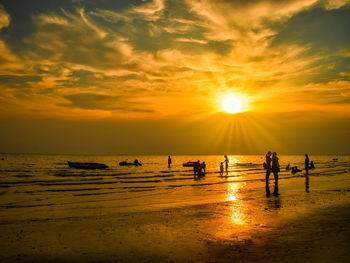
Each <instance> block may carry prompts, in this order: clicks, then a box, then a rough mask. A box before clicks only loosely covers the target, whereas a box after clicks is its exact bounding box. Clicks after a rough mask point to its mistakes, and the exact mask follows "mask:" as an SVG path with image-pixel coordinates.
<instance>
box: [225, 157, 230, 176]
mask: <svg viewBox="0 0 350 263" xmlns="http://www.w3.org/2000/svg"><path fill="white" fill-rule="evenodd" d="M224 158H225V161H224V162H225V170H226V174H227V173H228V162H229V160H228V157H227V155H225V156H224Z"/></svg>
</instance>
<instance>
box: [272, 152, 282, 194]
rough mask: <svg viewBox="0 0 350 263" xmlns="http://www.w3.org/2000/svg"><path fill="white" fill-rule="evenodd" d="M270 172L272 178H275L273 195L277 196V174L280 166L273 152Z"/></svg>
mask: <svg viewBox="0 0 350 263" xmlns="http://www.w3.org/2000/svg"><path fill="white" fill-rule="evenodd" d="M271 171H272V172H273V177H274V178H275V188H274V191H273V195H274V196H278V195H279V193H278V173H279V171H280V164H279V162H278V157H277V153H276V152H274V153H273V154H272V167H271Z"/></svg>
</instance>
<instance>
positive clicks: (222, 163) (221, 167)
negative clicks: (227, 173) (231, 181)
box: [220, 162, 224, 176]
mask: <svg viewBox="0 0 350 263" xmlns="http://www.w3.org/2000/svg"><path fill="white" fill-rule="evenodd" d="M223 174H224V162H221V163H220V175H221V176H222V175H223Z"/></svg>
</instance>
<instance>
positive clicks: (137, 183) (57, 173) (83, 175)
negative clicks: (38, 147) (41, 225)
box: [0, 154, 350, 221]
mask: <svg viewBox="0 0 350 263" xmlns="http://www.w3.org/2000/svg"><path fill="white" fill-rule="evenodd" d="M0 157H4V160H1V161H0V219H1V221H11V220H35V219H42V218H67V217H76V216H90V215H91V216H96V215H105V214H109V213H118V212H126V211H127V212H130V211H136V212H137V211H144V210H152V209H164V208H169V207H183V206H188V205H197V204H208V203H217V202H226V201H230V202H235V201H237V202H242V200H243V201H244V200H246V199H263V198H264V197H265V170H264V169H263V165H262V164H263V162H264V156H262V155H236V156H228V157H229V169H228V172H227V173H226V172H224V174H220V162H223V161H224V157H223V156H208V155H205V156H204V155H203V156H196V155H191V156H172V164H171V167H170V168H168V164H167V161H168V156H120V155H119V156H110V155H109V156H101V155H98V156H90V155H81V156H80V155H35V154H7V155H5V154H3V155H1V156H0ZM279 158H280V159H279V160H280V166H281V172H280V174H279V177H280V180H279V189H280V194H281V196H282V197H283V196H289V197H291V196H298V195H302V194H305V193H306V192H308V193H311V194H314V196H316V195H318V196H319V197H318V198H322V199H324V202H325V203H327V195H328V194H332V193H336V192H348V191H350V156H310V160H312V161H313V162H314V163H315V166H316V168H315V169H313V170H310V172H309V176H308V178H307V180H308V182H307V183H306V177H305V172H304V171H302V172H300V173H297V174H294V175H293V174H291V172H290V170H286V169H285V167H286V165H287V164H290V166H298V167H299V168H300V169H302V170H304V156H302V155H298V156H279ZM135 159H138V160H139V161H140V162H141V163H142V164H143V165H142V166H139V167H135V166H119V162H121V161H124V160H127V161H128V162H133V161H134V160H135ZM68 160H69V161H72V162H98V163H104V164H107V165H108V166H109V168H108V169H102V170H84V169H74V168H70V167H69V166H68V164H67V161H68ZM197 160H200V161H201V162H202V161H205V162H206V175H205V176H203V177H200V178H198V177H197V176H194V172H193V169H192V168H191V167H183V166H182V164H183V163H185V162H187V161H197ZM270 181H271V183H270V185H271V188H273V175H271V179H270ZM271 190H273V189H271ZM240 193H245V194H244V195H240ZM242 196H244V198H243V197H242ZM337 198H338V197H337ZM342 198H345V200H342V201H344V202H347V201H350V200H348V199H347V198H348V195H346V196H345V197H341V196H340V197H339V199H342ZM333 199H334V198H333ZM289 200H290V199H289ZM322 202H323V201H322Z"/></svg>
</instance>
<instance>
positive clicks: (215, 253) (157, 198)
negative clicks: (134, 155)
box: [0, 156, 350, 262]
mask: <svg viewBox="0 0 350 263" xmlns="http://www.w3.org/2000/svg"><path fill="white" fill-rule="evenodd" d="M196 157H198V158H201V159H204V158H206V160H208V166H207V170H208V173H207V175H206V176H205V178H203V179H201V180H198V179H196V178H195V177H194V176H193V172H192V171H191V170H186V169H182V168H181V163H182V161H183V160H187V159H188V156H185V157H181V158H182V159H180V157H178V159H180V161H178V163H176V161H175V164H174V167H173V168H171V169H170V170H164V169H163V164H162V163H160V162H157V160H158V158H159V160H160V157H149V158H150V159H149V164H148V167H146V165H144V166H143V167H145V168H143V169H144V170H136V169H134V168H133V169H130V170H129V174H127V175H121V174H125V173H126V171H125V170H120V169H121V168H118V167H114V168H111V169H110V170H107V171H104V172H101V174H96V173H98V172H97V171H93V172H92V171H91V172H90V171H88V172H86V171H85V172H81V171H79V170H70V169H67V168H64V165H63V164H60V162H57V159H59V158H61V157H57V156H56V157H45V158H46V159H47V160H52V163H54V164H55V165H53V167H54V168H52V167H51V166H50V167H49V166H47V167H45V166H41V167H42V168H41V169H39V168H38V167H40V166H39V165H38V163H40V162H39V161H38V160H39V159H40V158H41V159H42V158H43V157H28V156H26V160H27V162H24V164H26V165H23V160H24V159H23V157H21V158H19V157H16V158H17V159H16V160H19V159H20V162H17V161H16V162H15V161H13V162H12V164H11V162H10V161H8V162H9V165H8V166H7V167H3V169H2V177H1V179H2V181H1V184H0V186H1V187H2V196H1V197H2V199H1V201H2V204H1V207H0V213H1V220H0V236H1V246H0V262H349V260H350V253H349V252H348V246H349V244H350V227H349V226H350V209H349V208H350V174H349V162H348V157H344V158H342V159H340V160H339V161H337V162H331V161H329V160H331V159H330V158H329V157H319V158H318V160H319V161H318V162H317V163H316V167H317V168H316V169H315V170H312V171H310V174H309V176H308V177H306V176H305V174H304V173H300V174H297V175H291V174H290V172H287V171H283V172H281V176H280V182H279V188H280V196H278V197H274V196H271V197H266V193H265V182H264V170H263V168H262V167H261V164H259V163H258V162H259V160H260V157H258V156H254V157H249V156H248V157H235V158H236V159H234V158H233V157H231V166H230V171H229V173H228V174H227V176H226V175H224V176H221V175H220V174H219V173H217V172H216V171H217V168H218V167H217V166H215V164H216V163H217V161H216V160H217V159H220V158H222V157H221V156H215V157H208V156H205V157H203V156H196ZM12 158H14V157H12ZM18 158H19V159H18ZM62 158H63V157H62ZM101 158H102V157H101ZM103 158H105V162H106V161H108V159H107V158H106V157H103ZM113 158H114V157H113ZM216 158H217V159H216ZM288 158H289V159H288ZM144 159H145V158H144ZM173 159H175V160H176V158H173ZM196 159H197V158H196ZM281 159H282V161H283V157H282V158H281ZM292 159H293V160H294V159H295V157H284V162H289V161H290V160H292ZM315 159H316V158H315ZM161 160H163V157H162V159H161ZM233 160H239V161H236V162H235V163H234V162H233ZM322 160H324V161H323V162H322ZM18 163H21V166H20V167H19V165H18ZM28 163H30V164H31V165H32V168H31V169H28V165H27V164H28ZM57 163H58V164H57ZM152 163H153V164H152ZM283 164H284V163H283ZM158 166H159V167H160V168H159V169H158V170H157V167H158ZM11 167H13V168H11ZM21 167H26V168H25V169H24V168H21ZM33 167H34V168H33ZM25 171H27V172H26V173H25ZM162 171H163V172H162ZM81 173H83V174H84V176H82V174H81ZM14 174H16V175H21V176H14ZM23 174H25V175H27V176H26V177H23ZM32 174H33V176H28V175H32ZM51 174H52V176H50V175H51ZM125 176H129V177H128V178H126V177H125ZM161 176H163V177H161ZM96 177H98V178H102V179H101V180H95V179H97V178H96ZM121 177H122V178H121ZM140 177H143V178H140ZM62 178H63V179H62ZM112 179H113V180H114V181H112ZM167 179H172V180H167ZM63 180H64V181H63ZM120 181H122V183H121V182H120ZM87 183H88V184H87ZM272 185H273V180H272V179H271V186H270V187H272ZM112 186H113V187H112ZM111 188H113V189H111ZM122 189H124V190H125V191H124V192H122V193H119V192H120V191H121V190H122ZM150 189H152V191H150ZM135 190H136V191H135ZM22 198H23V199H22Z"/></svg>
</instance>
